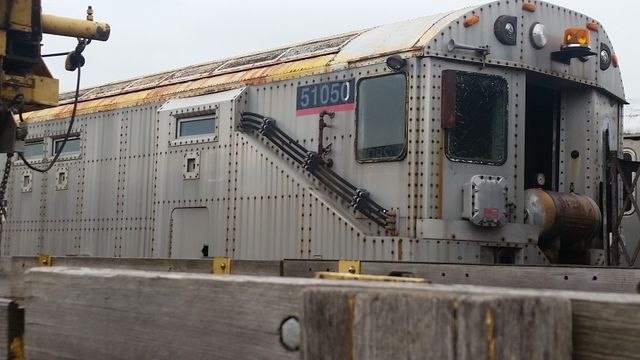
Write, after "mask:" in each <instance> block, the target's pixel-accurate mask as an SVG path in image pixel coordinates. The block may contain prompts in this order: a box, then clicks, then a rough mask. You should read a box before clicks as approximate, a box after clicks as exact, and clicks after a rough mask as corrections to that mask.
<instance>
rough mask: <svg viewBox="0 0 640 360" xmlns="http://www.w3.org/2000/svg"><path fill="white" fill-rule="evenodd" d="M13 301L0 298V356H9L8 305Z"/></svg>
mask: <svg viewBox="0 0 640 360" xmlns="http://www.w3.org/2000/svg"><path fill="white" fill-rule="evenodd" d="M12 304H13V301H12V300H9V299H0V357H4V358H8V357H9V345H10V344H9V320H10V316H9V307H10V306H12Z"/></svg>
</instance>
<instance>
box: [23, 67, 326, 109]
mask: <svg viewBox="0 0 640 360" xmlns="http://www.w3.org/2000/svg"><path fill="white" fill-rule="evenodd" d="M332 58H333V55H324V56H319V57H314V58H310V59H302V60H297V61H292V62H287V63H282V64H278V65H274V66H270V67H262V68H254V69H248V70H244V71H238V72H232V73H227V74H221V75H218V76H213V77H208V78H201V79H196V80H192V81H187V82H180V83H175V84H170V85H164V86H159V87H155V88H150V89H146V90H140V91H135V92H125V93H121V94H119V95H114V96H109V97H103V98H93V99H91V100H86V101H82V102H79V103H78V110H77V113H78V115H83V114H89V113H94V112H99V111H107V110H113V109H117V108H124V107H130V106H137V105H143V104H151V103H157V102H162V101H165V100H167V99H169V98H176V97H186V96H195V95H202V94H206V93H211V92H215V91H222V90H229V89H232V88H234V87H240V86H244V85H251V84H262V83H265V82H267V81H270V80H284V79H288V78H292V77H296V76H301V75H305V74H308V73H311V72H321V71H326V69H328V67H327V66H328V65H327V64H328V63H329V62H330V60H331V59H332ZM71 110H72V105H71V104H65V105H60V106H57V107H53V108H49V109H44V110H39V111H33V112H30V113H27V114H25V119H26V120H28V121H29V122H37V121H43V120H51V119H60V118H64V117H68V116H70V115H71Z"/></svg>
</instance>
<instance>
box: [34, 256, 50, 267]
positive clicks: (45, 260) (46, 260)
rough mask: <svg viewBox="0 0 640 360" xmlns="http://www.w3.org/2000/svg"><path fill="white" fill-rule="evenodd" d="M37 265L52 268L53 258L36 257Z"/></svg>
mask: <svg viewBox="0 0 640 360" xmlns="http://www.w3.org/2000/svg"><path fill="white" fill-rule="evenodd" d="M38 265H40V266H53V258H52V257H51V255H40V256H38Z"/></svg>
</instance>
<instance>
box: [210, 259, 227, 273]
mask: <svg viewBox="0 0 640 360" xmlns="http://www.w3.org/2000/svg"><path fill="white" fill-rule="evenodd" d="M211 273H213V274H217V275H229V274H231V258H229V257H214V258H213V262H212V268H211Z"/></svg>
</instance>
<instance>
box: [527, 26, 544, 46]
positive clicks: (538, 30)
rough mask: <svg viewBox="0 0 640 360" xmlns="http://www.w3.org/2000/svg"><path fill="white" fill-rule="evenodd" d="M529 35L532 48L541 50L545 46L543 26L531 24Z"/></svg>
mask: <svg viewBox="0 0 640 360" xmlns="http://www.w3.org/2000/svg"><path fill="white" fill-rule="evenodd" d="M529 35H530V36H529V37H530V38H531V43H532V44H533V47H534V48H536V49H542V48H543V47H544V46H545V45H547V31H546V28H545V27H544V25H542V24H540V23H535V24H533V25H532V26H531V32H530V34H529Z"/></svg>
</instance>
